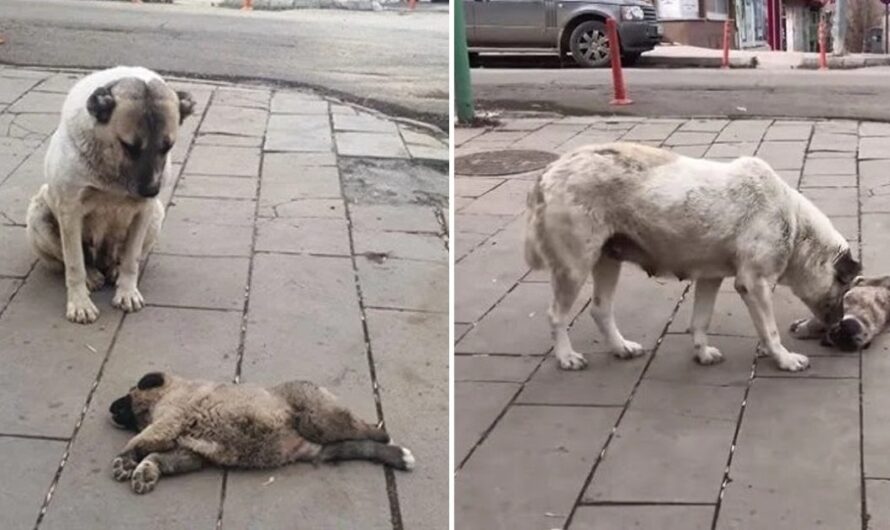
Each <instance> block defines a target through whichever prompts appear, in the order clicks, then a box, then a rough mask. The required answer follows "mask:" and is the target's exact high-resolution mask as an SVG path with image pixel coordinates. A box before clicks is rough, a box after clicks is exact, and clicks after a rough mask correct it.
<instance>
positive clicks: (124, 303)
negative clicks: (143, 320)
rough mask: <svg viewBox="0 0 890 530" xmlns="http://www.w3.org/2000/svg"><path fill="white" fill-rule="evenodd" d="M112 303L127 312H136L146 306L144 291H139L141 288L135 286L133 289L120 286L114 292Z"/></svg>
mask: <svg viewBox="0 0 890 530" xmlns="http://www.w3.org/2000/svg"><path fill="white" fill-rule="evenodd" d="M111 305H113V306H114V307H117V308H120V309H122V310H123V311H124V312H126V313H134V312H136V311H139V310H140V309H142V308H143V307H144V306H145V300H144V299H143V298H142V293H140V292H139V289H137V288H135V287H133V288H132V289H123V288H118V290H117V292H116V293H114V298H113V299H112V300H111Z"/></svg>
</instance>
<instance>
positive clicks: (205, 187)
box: [176, 175, 256, 199]
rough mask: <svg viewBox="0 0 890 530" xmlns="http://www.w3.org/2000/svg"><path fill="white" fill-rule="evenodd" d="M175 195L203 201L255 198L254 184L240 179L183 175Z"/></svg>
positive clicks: (250, 180) (248, 180) (251, 181)
mask: <svg viewBox="0 0 890 530" xmlns="http://www.w3.org/2000/svg"><path fill="white" fill-rule="evenodd" d="M176 194H177V195H179V196H182V197H201V198H205V199H218V198H222V199H253V198H255V197H256V182H255V181H254V180H252V179H245V178H241V177H204V176H201V175H183V177H182V180H181V181H180V183H179V187H178V188H177V189H176Z"/></svg>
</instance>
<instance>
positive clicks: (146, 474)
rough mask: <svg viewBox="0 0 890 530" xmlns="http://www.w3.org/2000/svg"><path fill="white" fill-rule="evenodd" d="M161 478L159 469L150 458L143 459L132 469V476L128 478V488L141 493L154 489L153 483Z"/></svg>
mask: <svg viewBox="0 0 890 530" xmlns="http://www.w3.org/2000/svg"><path fill="white" fill-rule="evenodd" d="M160 478H161V470H160V469H158V465H157V464H155V463H154V462H152V461H151V460H143V461H142V462H140V463H139V465H138V466H136V470H135V471H133V477H132V478H131V479H130V489H132V490H133V492H134V493H138V494H139V495H142V494H144V493H148V492H150V491H151V490H153V489H155V485H156V484H157V483H158V480H159V479H160Z"/></svg>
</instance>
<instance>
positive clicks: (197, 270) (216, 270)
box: [139, 254, 249, 311]
mask: <svg viewBox="0 0 890 530" xmlns="http://www.w3.org/2000/svg"><path fill="white" fill-rule="evenodd" d="M248 263H249V260H248V259H247V258H246V257H231V258H205V257H189V256H165V255H160V254H153V255H152V256H151V257H150V258H149V260H148V264H147V266H146V267H145V273H144V275H143V278H142V281H141V282H140V283H139V290H140V291H141V292H142V294H143V296H145V300H146V302H147V303H149V304H159V305H172V306H181V307H183V306H184V307H207V308H216V309H233V310H239V311H240V310H241V309H242V307H243V306H244V291H245V288H246V287H247V268H248ZM208 271H211V272H212V274H209V273H208Z"/></svg>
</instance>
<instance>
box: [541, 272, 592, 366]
mask: <svg viewBox="0 0 890 530" xmlns="http://www.w3.org/2000/svg"><path fill="white" fill-rule="evenodd" d="M584 280H586V278H579V277H577V276H576V275H574V274H572V273H571V272H569V271H567V270H565V269H562V270H553V271H551V273H550V284H551V286H552V288H553V302H552V303H551V304H550V329H551V333H552V335H553V341H554V345H553V352H554V355H556V358H557V360H559V367H560V368H562V369H563V370H581V369H583V368H584V367H586V366H587V359H585V358H584V356H582V355H581V354H580V353H578V352H576V351H575V349H574V348H572V341H571V340H570V339H569V317H570V314H569V313H570V311H571V310H572V306H573V305H574V304H575V300H577V298H578V293H579V292H580V291H581V287H582V286H583V285H584Z"/></svg>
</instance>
